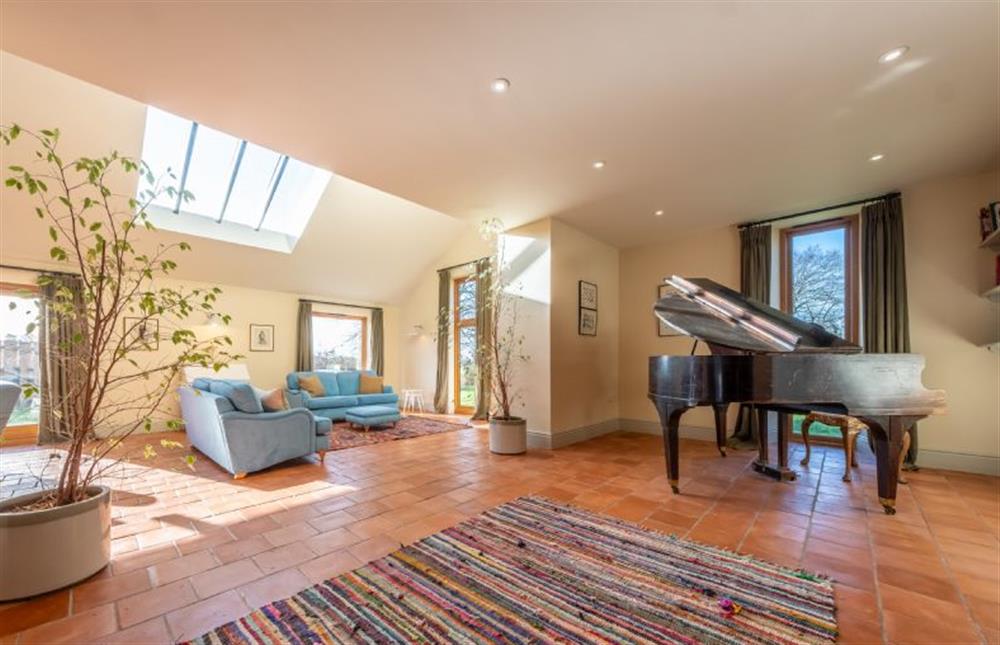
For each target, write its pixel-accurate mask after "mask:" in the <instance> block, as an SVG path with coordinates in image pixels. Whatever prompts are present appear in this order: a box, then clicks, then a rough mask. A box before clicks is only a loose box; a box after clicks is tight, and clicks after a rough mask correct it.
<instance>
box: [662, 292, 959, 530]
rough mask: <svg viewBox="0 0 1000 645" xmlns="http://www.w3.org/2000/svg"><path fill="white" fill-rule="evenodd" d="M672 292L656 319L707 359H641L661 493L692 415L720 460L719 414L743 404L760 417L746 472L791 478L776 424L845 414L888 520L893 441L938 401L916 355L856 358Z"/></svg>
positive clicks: (834, 340) (732, 309)
mask: <svg viewBox="0 0 1000 645" xmlns="http://www.w3.org/2000/svg"><path fill="white" fill-rule="evenodd" d="M666 282H667V283H668V284H670V285H671V286H673V287H674V288H675V289H677V293H673V294H670V295H668V296H666V297H664V298H661V299H660V300H659V301H658V302H657V303H656V305H655V314H656V316H657V317H658V318H659V319H660V320H661V321H662V322H663V323H664V324H666V325H668V326H670V327H671V328H673V329H676V330H677V331H678V332H680V333H683V334H686V335H688V336H690V337H692V338H694V339H696V340H700V341H704V342H705V343H706V344H707V345H708V347H709V348H710V350H711V352H712V354H711V355H710V356H651V357H650V359H649V398H650V400H651V401H652V402H653V404H654V405H655V406H656V410H657V413H658V414H659V416H660V422H661V425H662V429H663V443H664V453H665V455H664V456H665V458H666V466H667V473H668V477H669V479H670V487H671V489H672V490H673V491H674V493H678V492H679V491H680V483H679V482H680V467H679V454H678V429H679V427H680V419H681V416H682V415H683V414H684V413H685V412H686V411H687V410H689V409H691V408H693V407H696V406H711V407H712V408H713V410H714V412H715V421H716V442H717V444H718V447H719V452H720V453H721V454H722V455H723V456H725V431H726V428H725V424H726V414H725V413H726V407H727V406H728V405H729V404H730V403H748V404H751V405H753V406H754V407H755V408H756V410H757V414H758V416H759V418H760V426H761V427H760V432H759V433H758V438H759V446H758V449H759V453H760V454H759V457H758V459H757V460H756V461H755V462H754V469H755V470H757V471H758V472H761V473H764V474H767V475H771V476H773V477H776V478H778V479H794V478H795V473H794V472H793V471H791V470H790V469H789V468H788V441H787V439H788V437H787V434H788V433H789V432H790V425H791V424H790V423H788V417H787V416H785V415H789V414H793V413H799V414H804V413H808V412H813V411H815V412H829V413H834V414H846V415H849V416H852V417H856V418H858V419H860V420H861V421H862V422H864V423H865V424H866V425H867V426H868V428H869V432H870V433H871V435H872V438H873V440H874V444H875V457H876V466H877V470H878V496H879V502H880V503H881V504H882V506H883V508H884V509H885V512H886V513H889V514H892V513H895V504H896V484H897V475H898V472H899V459H900V449H901V447H902V444H903V436H904V434H905V433H906V432H907V430H908V429H909V428H910V427H911V426H912V425H913V423H915V422H916V421H917V420H918V419H921V418H923V417H926V416H928V415H931V414H941V413H943V412H944V411H945V402H944V392H943V391H941V390H928V389H926V388H924V386H923V384H922V383H921V381H920V376H921V373H922V372H923V368H924V358H923V356H920V355H919V354H862V353H861V348H860V347H859V346H857V345H855V344H853V343H850V342H848V341H847V340H845V339H843V338H840V337H839V336H835V335H834V334H831V333H829V332H827V331H826V330H825V329H823V328H822V327H820V326H818V325H815V324H812V323H807V322H804V321H802V320H799V319H797V318H793V317H792V316H789V315H788V314H786V313H784V312H782V311H779V310H777V309H775V308H773V307H770V306H768V305H766V304H764V303H761V302H757V301H755V300H751V299H748V298H746V297H744V296H742V295H740V294H739V293H737V292H735V291H733V290H732V289H728V288H726V287H724V286H722V285H720V284H718V283H716V282H713V281H712V280H708V279H706V278H681V277H679V276H673V277H671V278H669V279H668V280H667V281H666ZM768 411H774V412H777V413H778V414H779V423H778V431H779V433H780V436H779V438H778V439H779V440H778V464H777V466H772V465H771V464H770V463H769V454H768V437H767V434H768V433H767V424H766V416H767V415H766V413H767V412H768Z"/></svg>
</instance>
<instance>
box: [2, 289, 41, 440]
mask: <svg viewBox="0 0 1000 645" xmlns="http://www.w3.org/2000/svg"><path fill="white" fill-rule="evenodd" d="M23 292H28V293H31V294H34V295H36V296H38V295H40V294H41V293H42V290H41V289H39V288H38V285H35V284H19V283H17V282H0V294H2V295H11V296H20V295H21V294H22V293H23ZM39 333H40V332H39ZM40 358H41V357H39V359H40ZM38 396H41V394H39V395H38ZM0 435H2V437H3V442H2V444H0V445H3V446H33V445H35V444H36V443H38V424H37V423H25V424H22V425H18V426H7V427H6V428H4V429H3V430H2V431H0Z"/></svg>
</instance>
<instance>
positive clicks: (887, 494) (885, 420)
mask: <svg viewBox="0 0 1000 645" xmlns="http://www.w3.org/2000/svg"><path fill="white" fill-rule="evenodd" d="M916 420H917V419H916V417H895V416H892V417H864V418H863V419H862V421H864V422H865V424H866V425H867V426H868V431H869V432H870V433H871V438H872V441H873V443H874V444H875V467H876V469H877V475H878V501H879V503H880V504H882V508H883V509H885V512H886V514H887V515H895V513H896V484H897V482H898V481H899V460H900V458H901V457H902V455H901V454H900V453H901V452H902V447H903V435H904V434H905V433H906V430H907V428H909V427H910V426H912V425H913V424H914V423H915V422H916Z"/></svg>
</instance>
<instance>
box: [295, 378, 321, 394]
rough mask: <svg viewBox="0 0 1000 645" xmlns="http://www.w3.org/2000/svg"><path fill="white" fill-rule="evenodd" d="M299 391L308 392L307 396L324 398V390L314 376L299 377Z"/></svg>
mask: <svg viewBox="0 0 1000 645" xmlns="http://www.w3.org/2000/svg"><path fill="white" fill-rule="evenodd" d="M299 389H302V390H305V391H306V392H308V393H309V396H326V388H324V387H323V382H322V381H320V380H319V377H318V376H316V375H315V374H309V375H308V376H307V375H305V374H301V375H299Z"/></svg>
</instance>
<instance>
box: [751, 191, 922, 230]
mask: <svg viewBox="0 0 1000 645" xmlns="http://www.w3.org/2000/svg"><path fill="white" fill-rule="evenodd" d="M901 194H902V193H900V192H899V191H896V192H893V193H886V194H884V195H879V196H877V197H866V198H865V199H855V200H854V201H853V202H844V203H843V204H834V205H833V206H824V207H823V208H814V209H812V210H808V211H802V212H800V213H792V214H791V215H779V216H778V217H769V218H767V219H759V220H755V221H753V222H743V223H742V224H740V225H738V226H737V227H736V228H738V229H742V228H749V227H751V226H756V225H757V224H770V223H771V222H780V221H781V220H784V219H791V218H793V217H802V216H803V215H812V214H813V213H822V212H824V211H832V210H836V209H838V208H846V207H848V206H857V205H858V204H867V203H869V202H880V201H883V200H886V199H892V198H893V197H899V196H900V195H901Z"/></svg>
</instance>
